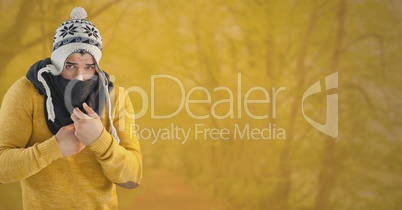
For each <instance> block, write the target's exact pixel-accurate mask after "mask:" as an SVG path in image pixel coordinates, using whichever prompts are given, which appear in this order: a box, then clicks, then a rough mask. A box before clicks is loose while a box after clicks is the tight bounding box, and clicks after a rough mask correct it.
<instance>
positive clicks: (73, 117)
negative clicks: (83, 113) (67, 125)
mask: <svg viewBox="0 0 402 210" xmlns="http://www.w3.org/2000/svg"><path fill="white" fill-rule="evenodd" d="M70 117H71V119H72V120H73V121H74V122H76V121H78V120H79V118H78V117H77V116H75V114H71V116H70Z"/></svg>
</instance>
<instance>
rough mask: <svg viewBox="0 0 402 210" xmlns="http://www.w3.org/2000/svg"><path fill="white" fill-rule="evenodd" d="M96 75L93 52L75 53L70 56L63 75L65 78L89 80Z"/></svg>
mask: <svg viewBox="0 0 402 210" xmlns="http://www.w3.org/2000/svg"><path fill="white" fill-rule="evenodd" d="M94 75H95V62H94V59H93V57H92V55H91V54H89V53H85V54H83V55H82V54H81V53H74V54H72V55H70V57H68V59H67V61H66V65H65V66H64V70H63V72H62V73H61V76H62V77H63V78H64V79H69V80H72V79H77V80H81V81H85V80H89V79H91V78H92V77H93V76H94Z"/></svg>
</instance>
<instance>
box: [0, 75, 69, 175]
mask: <svg viewBox="0 0 402 210" xmlns="http://www.w3.org/2000/svg"><path fill="white" fill-rule="evenodd" d="M31 91H32V89H31V88H30V83H29V81H28V80H27V79H26V78H21V79H19V80H18V81H17V82H16V83H14V84H13V86H12V87H11V88H10V89H9V90H8V92H7V93H6V95H5V96H4V99H3V103H2V105H1V109H0V166H1V167H0V183H9V182H15V181H20V180H23V179H26V178H28V177H30V176H32V175H34V174H36V173H38V172H39V171H40V170H42V169H43V168H45V167H46V166H48V165H49V164H50V163H51V162H52V161H54V160H56V159H58V158H61V157H62V154H61V152H60V149H59V146H58V144H57V140H56V137H55V136H53V137H51V138H49V139H47V140H45V141H44V142H42V143H38V144H35V145H33V146H32V147H29V148H25V146H26V144H27V143H28V141H29V139H30V137H31V134H32V124H33V120H32V109H33V96H32V92H31Z"/></svg>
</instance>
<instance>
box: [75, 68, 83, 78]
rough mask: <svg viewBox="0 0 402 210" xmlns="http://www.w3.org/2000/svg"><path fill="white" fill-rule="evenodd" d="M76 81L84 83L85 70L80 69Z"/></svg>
mask: <svg viewBox="0 0 402 210" xmlns="http://www.w3.org/2000/svg"><path fill="white" fill-rule="evenodd" d="M75 79H76V80H80V81H84V68H78V70H77V72H76V74H75Z"/></svg>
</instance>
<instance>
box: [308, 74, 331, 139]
mask: <svg viewBox="0 0 402 210" xmlns="http://www.w3.org/2000/svg"><path fill="white" fill-rule="evenodd" d="M325 87H326V89H327V90H330V89H334V88H338V72H335V73H333V74H331V75H329V76H327V77H325ZM320 92H321V84H320V81H318V82H316V83H314V84H313V85H311V86H310V87H309V88H308V89H307V90H306V92H304V94H303V99H302V112H303V117H304V119H306V120H307V122H308V123H310V125H312V126H313V127H314V128H316V129H317V130H319V131H321V132H323V133H325V134H327V135H328V136H331V137H332V138H336V137H338V94H328V95H327V116H326V119H325V124H321V123H318V122H316V121H314V120H312V119H311V118H309V117H307V116H306V114H305V113H304V100H305V99H306V98H307V97H309V96H311V95H313V94H316V93H320Z"/></svg>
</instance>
